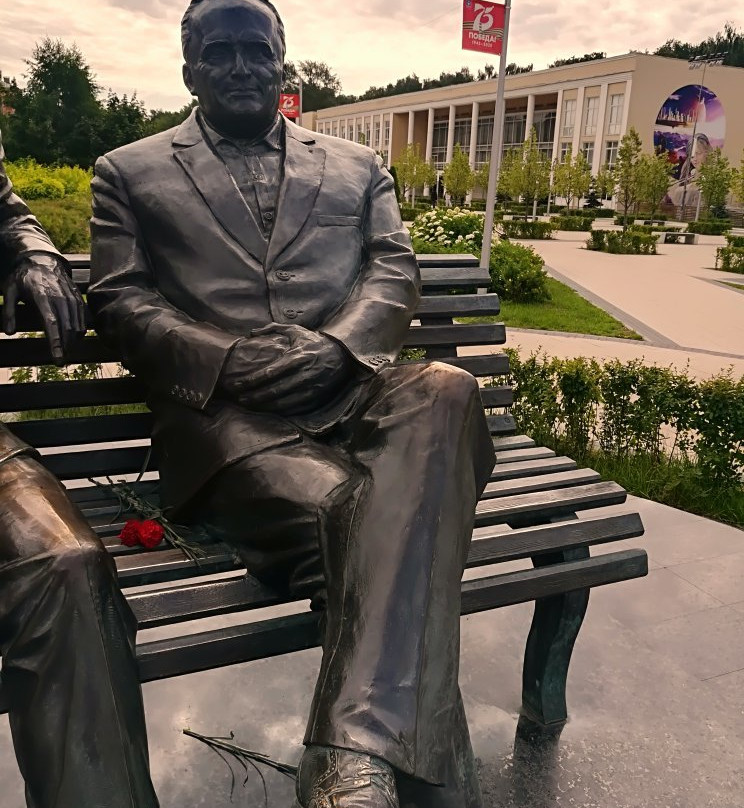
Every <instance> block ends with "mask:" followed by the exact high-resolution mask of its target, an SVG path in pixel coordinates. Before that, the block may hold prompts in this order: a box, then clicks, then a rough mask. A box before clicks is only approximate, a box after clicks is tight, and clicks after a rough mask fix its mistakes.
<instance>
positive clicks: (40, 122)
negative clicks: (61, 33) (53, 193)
mask: <svg viewBox="0 0 744 808" xmlns="http://www.w3.org/2000/svg"><path fill="white" fill-rule="evenodd" d="M26 64H27V65H28V73H27V84H26V88H25V89H24V90H22V91H21V92H20V93H18V94H17V97H16V98H15V99H14V105H15V114H14V115H13V116H11V122H10V127H9V130H8V132H7V133H5V134H6V140H7V147H8V153H9V154H11V155H12V156H13V158H19V157H32V158H34V159H35V160H37V161H38V162H40V163H68V164H77V165H81V166H86V167H87V166H90V165H92V164H93V161H94V160H95V158H96V157H97V156H98V153H99V152H98V149H97V144H98V134H97V133H98V130H99V128H100V124H101V120H100V119H101V116H102V114H103V110H102V108H101V105H100V104H99V103H98V98H97V95H98V91H99V87H98V85H97V84H96V81H95V78H94V76H93V73H92V71H91V69H90V67H89V66H88V64H87V63H86V62H85V59H84V58H83V55H82V53H81V52H80V50H79V49H78V48H77V46H75V45H73V46H71V47H68V46H66V45H65V44H64V43H63V42H62V41H61V40H53V39H49V38H46V39H43V40H42V41H41V42H40V43H39V44H37V45H36V47H35V48H34V51H33V54H32V56H31V58H30V59H28V60H27V61H26Z"/></svg>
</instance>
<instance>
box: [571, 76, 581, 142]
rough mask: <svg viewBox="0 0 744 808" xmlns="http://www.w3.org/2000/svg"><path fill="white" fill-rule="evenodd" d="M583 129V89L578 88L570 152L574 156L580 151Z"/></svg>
mask: <svg viewBox="0 0 744 808" xmlns="http://www.w3.org/2000/svg"><path fill="white" fill-rule="evenodd" d="M583 129H584V87H583V86H582V87H579V92H578V96H577V98H576V116H575V118H574V134H573V144H572V146H571V151H572V152H573V153H574V155H576V154H578V153H579V150H580V149H581V140H582V137H583V135H582V130H583Z"/></svg>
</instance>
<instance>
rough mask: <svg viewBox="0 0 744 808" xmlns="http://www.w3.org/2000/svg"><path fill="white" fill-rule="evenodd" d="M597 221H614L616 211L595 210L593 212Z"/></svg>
mask: <svg viewBox="0 0 744 808" xmlns="http://www.w3.org/2000/svg"><path fill="white" fill-rule="evenodd" d="M592 213H593V214H594V218H595V219H614V218H615V211H614V210H612V208H594V210H593V211H592Z"/></svg>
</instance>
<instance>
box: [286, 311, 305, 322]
mask: <svg viewBox="0 0 744 808" xmlns="http://www.w3.org/2000/svg"><path fill="white" fill-rule="evenodd" d="M300 314H302V312H299V311H295V310H294V309H284V316H285V317H286V318H287V319H288V320H296V319H297V318H298V317H299V316H300Z"/></svg>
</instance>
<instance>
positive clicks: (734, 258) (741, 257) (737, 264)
mask: <svg viewBox="0 0 744 808" xmlns="http://www.w3.org/2000/svg"><path fill="white" fill-rule="evenodd" d="M716 269H720V270H723V271H724V272H738V273H739V274H740V275H744V246H743V247H731V246H729V247H719V248H718V250H717V251H716Z"/></svg>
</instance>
